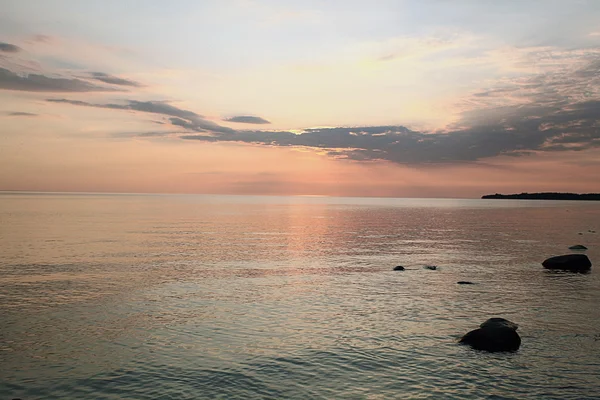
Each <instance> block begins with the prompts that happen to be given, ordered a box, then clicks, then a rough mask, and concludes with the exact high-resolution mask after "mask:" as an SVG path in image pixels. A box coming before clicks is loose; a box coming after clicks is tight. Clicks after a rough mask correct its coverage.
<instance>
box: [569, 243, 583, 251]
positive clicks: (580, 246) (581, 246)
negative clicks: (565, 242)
mask: <svg viewBox="0 0 600 400" xmlns="http://www.w3.org/2000/svg"><path fill="white" fill-rule="evenodd" d="M569 250H587V247H585V246H584V245H582V244H576V245H575V246H571V247H569Z"/></svg>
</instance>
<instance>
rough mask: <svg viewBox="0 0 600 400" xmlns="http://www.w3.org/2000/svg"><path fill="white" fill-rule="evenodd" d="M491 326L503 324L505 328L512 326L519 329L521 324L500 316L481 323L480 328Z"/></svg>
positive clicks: (513, 328)
mask: <svg viewBox="0 0 600 400" xmlns="http://www.w3.org/2000/svg"><path fill="white" fill-rule="evenodd" d="M490 326H492V327H493V326H503V327H505V328H510V329H512V330H514V331H516V330H517V329H519V325H517V324H515V323H514V322H511V321H509V320H507V319H504V318H499V317H494V318H490V319H488V320H487V321H485V322H483V323H482V324H481V325H479V327H480V328H485V327H490Z"/></svg>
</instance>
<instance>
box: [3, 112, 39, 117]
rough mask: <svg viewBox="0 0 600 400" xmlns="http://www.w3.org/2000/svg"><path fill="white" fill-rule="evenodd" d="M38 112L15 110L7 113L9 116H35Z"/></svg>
mask: <svg viewBox="0 0 600 400" xmlns="http://www.w3.org/2000/svg"><path fill="white" fill-rule="evenodd" d="M37 115H38V114H33V113H28V112H21V111H15V112H10V113H8V116H9V117H37Z"/></svg>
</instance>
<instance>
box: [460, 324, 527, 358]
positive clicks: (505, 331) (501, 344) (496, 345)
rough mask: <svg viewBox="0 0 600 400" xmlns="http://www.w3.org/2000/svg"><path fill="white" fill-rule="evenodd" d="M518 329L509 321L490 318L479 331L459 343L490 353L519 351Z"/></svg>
mask: <svg viewBox="0 0 600 400" xmlns="http://www.w3.org/2000/svg"><path fill="white" fill-rule="evenodd" d="M518 328H519V326H518V325H517V324H515V323H514V322H511V321H509V320H507V319H504V318H490V319H488V320H487V321H485V322H484V323H482V324H481V325H479V328H478V329H475V330H472V331H471V332H468V333H467V334H466V335H464V336H463V337H462V338H461V339H460V341H459V343H460V344H466V345H469V346H471V347H472V348H474V349H476V350H483V351H489V352H500V351H517V350H518V349H519V347H520V346H521V337H520V336H519V334H518V333H517V329H518Z"/></svg>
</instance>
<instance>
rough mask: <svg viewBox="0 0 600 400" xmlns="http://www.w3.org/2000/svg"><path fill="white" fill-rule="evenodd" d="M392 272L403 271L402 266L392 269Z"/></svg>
mask: <svg viewBox="0 0 600 400" xmlns="http://www.w3.org/2000/svg"><path fill="white" fill-rule="evenodd" d="M394 271H404V267H403V266H402V265H397V266H395V267H394Z"/></svg>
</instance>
